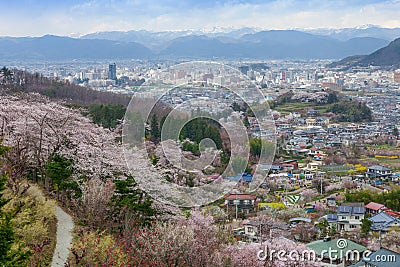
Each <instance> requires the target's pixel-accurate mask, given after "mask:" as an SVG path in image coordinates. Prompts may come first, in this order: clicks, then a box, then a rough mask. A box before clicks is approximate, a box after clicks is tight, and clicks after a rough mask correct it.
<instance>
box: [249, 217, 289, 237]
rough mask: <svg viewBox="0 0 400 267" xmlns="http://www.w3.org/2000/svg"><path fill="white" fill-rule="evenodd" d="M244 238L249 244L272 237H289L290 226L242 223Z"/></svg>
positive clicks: (252, 222) (270, 223)
mask: <svg viewBox="0 0 400 267" xmlns="http://www.w3.org/2000/svg"><path fill="white" fill-rule="evenodd" d="M243 227H244V236H245V237H246V238H247V239H248V241H250V242H256V241H260V239H261V238H262V240H267V239H271V238H274V237H280V236H283V237H285V236H286V237H289V236H290V231H289V230H290V226H289V224H287V223H284V222H269V221H268V222H260V221H252V220H250V221H246V222H244V223H243Z"/></svg>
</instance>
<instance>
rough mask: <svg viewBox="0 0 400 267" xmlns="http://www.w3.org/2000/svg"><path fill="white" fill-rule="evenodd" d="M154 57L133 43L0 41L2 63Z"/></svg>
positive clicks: (44, 38) (65, 39)
mask: <svg viewBox="0 0 400 267" xmlns="http://www.w3.org/2000/svg"><path fill="white" fill-rule="evenodd" d="M151 56H153V53H152V52H151V50H150V49H148V48H147V47H145V46H143V45H141V44H138V43H133V42H121V41H110V40H85V39H77V38H69V37H61V36H54V35H45V36H42V37H22V38H12V37H3V38H0V58H1V59H5V60H7V59H8V60H15V59H24V60H66V59H123V58H138V59H144V58H149V57H151Z"/></svg>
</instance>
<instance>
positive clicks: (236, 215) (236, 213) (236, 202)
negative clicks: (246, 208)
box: [235, 194, 238, 221]
mask: <svg viewBox="0 0 400 267" xmlns="http://www.w3.org/2000/svg"><path fill="white" fill-rule="evenodd" d="M235 204H236V205H235V206H236V209H235V218H236V221H237V218H238V195H237V194H236V201H235Z"/></svg>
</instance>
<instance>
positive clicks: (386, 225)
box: [368, 211, 400, 231]
mask: <svg viewBox="0 0 400 267" xmlns="http://www.w3.org/2000/svg"><path fill="white" fill-rule="evenodd" d="M368 220H370V221H372V225H371V230H373V231H389V230H391V229H393V228H397V229H398V230H400V220H399V219H397V218H395V217H393V216H391V215H389V214H387V213H386V212H384V211H383V212H381V213H378V214H376V215H374V216H372V217H371V218H369V219H368Z"/></svg>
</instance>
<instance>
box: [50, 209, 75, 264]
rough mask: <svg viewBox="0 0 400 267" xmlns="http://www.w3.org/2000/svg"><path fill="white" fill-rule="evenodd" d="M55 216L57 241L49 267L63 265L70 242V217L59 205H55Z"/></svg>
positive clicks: (72, 227) (71, 222) (71, 227)
mask: <svg viewBox="0 0 400 267" xmlns="http://www.w3.org/2000/svg"><path fill="white" fill-rule="evenodd" d="M55 209H56V217H57V243H56V248H55V250H54V254H53V261H52V263H51V267H64V264H65V263H66V262H67V259H68V255H69V252H70V251H69V249H70V246H71V242H72V230H73V229H74V222H73V220H72V217H71V216H69V215H68V214H67V213H66V212H65V211H63V210H62V209H61V208H60V207H59V206H56V208H55Z"/></svg>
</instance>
